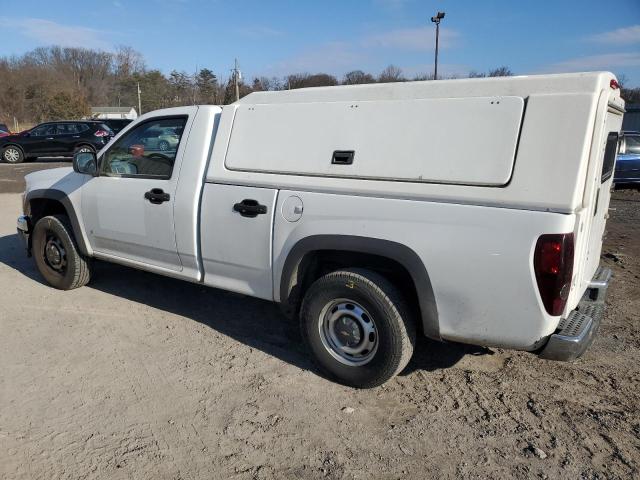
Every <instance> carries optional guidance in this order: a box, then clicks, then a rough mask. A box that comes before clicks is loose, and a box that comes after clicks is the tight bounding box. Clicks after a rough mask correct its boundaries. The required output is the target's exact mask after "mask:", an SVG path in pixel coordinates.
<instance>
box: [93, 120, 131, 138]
mask: <svg viewBox="0 0 640 480" xmlns="http://www.w3.org/2000/svg"><path fill="white" fill-rule="evenodd" d="M100 121H101V122H102V123H104V124H105V125H107V126H108V127H109V128H110V129H111V130H113V133H114V134H116V135H117V134H118V133H120V130H122V129H124V127H126V126H127V125H129V124H130V123H131V122H133V120H129V119H127V118H106V119H104V120H100Z"/></svg>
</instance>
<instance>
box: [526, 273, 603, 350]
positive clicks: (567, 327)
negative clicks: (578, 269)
mask: <svg viewBox="0 0 640 480" xmlns="http://www.w3.org/2000/svg"><path fill="white" fill-rule="evenodd" d="M610 280H611V270H610V269H608V268H602V267H600V269H598V271H597V272H596V275H595V276H594V277H593V279H592V280H591V282H590V283H589V287H588V288H587V291H586V292H585V293H584V296H583V297H582V300H581V301H580V303H579V304H578V306H577V308H576V309H575V310H572V311H571V312H570V313H569V315H567V317H566V318H563V319H561V320H560V323H559V324H558V329H557V330H556V333H554V334H552V335H551V336H549V339H548V341H547V343H546V345H545V346H544V347H543V348H542V349H541V350H540V352H539V355H540V357H541V358H546V359H547V360H559V361H571V360H575V359H576V358H578V357H580V356H581V355H582V354H583V353H584V352H585V351H586V350H587V348H589V345H591V342H593V339H594V338H595V336H596V333H597V332H598V328H599V327H600V322H601V321H602V318H603V317H604V300H605V297H606V296H607V289H608V288H609V281H610Z"/></svg>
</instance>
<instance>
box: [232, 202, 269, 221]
mask: <svg viewBox="0 0 640 480" xmlns="http://www.w3.org/2000/svg"><path fill="white" fill-rule="evenodd" d="M233 209H234V210H235V211H236V212H238V213H239V214H240V215H242V216H243V217H248V218H255V217H257V216H258V215H262V214H265V213H267V206H266V205H260V204H259V203H258V201H257V200H251V199H247V198H245V199H244V200H242V202H240V203H236V204H235V205H234V206H233Z"/></svg>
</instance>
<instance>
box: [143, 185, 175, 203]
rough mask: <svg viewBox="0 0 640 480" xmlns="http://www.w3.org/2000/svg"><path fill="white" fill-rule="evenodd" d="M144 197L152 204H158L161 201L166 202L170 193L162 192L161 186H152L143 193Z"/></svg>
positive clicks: (169, 197)
mask: <svg viewBox="0 0 640 480" xmlns="http://www.w3.org/2000/svg"><path fill="white" fill-rule="evenodd" d="M144 198H146V199H147V200H149V201H150V202H151V203H153V204H154V205H159V204H161V203H162V202H168V201H169V200H170V199H171V195H169V194H168V193H164V191H163V190H162V189H161V188H152V189H151V190H149V191H148V192H145V193H144Z"/></svg>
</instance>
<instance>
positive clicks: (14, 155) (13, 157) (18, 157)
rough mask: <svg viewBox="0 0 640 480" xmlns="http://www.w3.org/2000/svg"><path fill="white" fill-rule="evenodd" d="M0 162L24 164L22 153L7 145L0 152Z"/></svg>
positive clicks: (19, 149) (13, 146) (20, 150)
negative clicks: (0, 154) (0, 156)
mask: <svg viewBox="0 0 640 480" xmlns="http://www.w3.org/2000/svg"><path fill="white" fill-rule="evenodd" d="M2 160H3V161H4V162H6V163H22V162H24V152H23V151H22V149H21V148H19V147H16V146H15V145H9V146H7V147H5V148H4V150H3V151H2Z"/></svg>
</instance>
